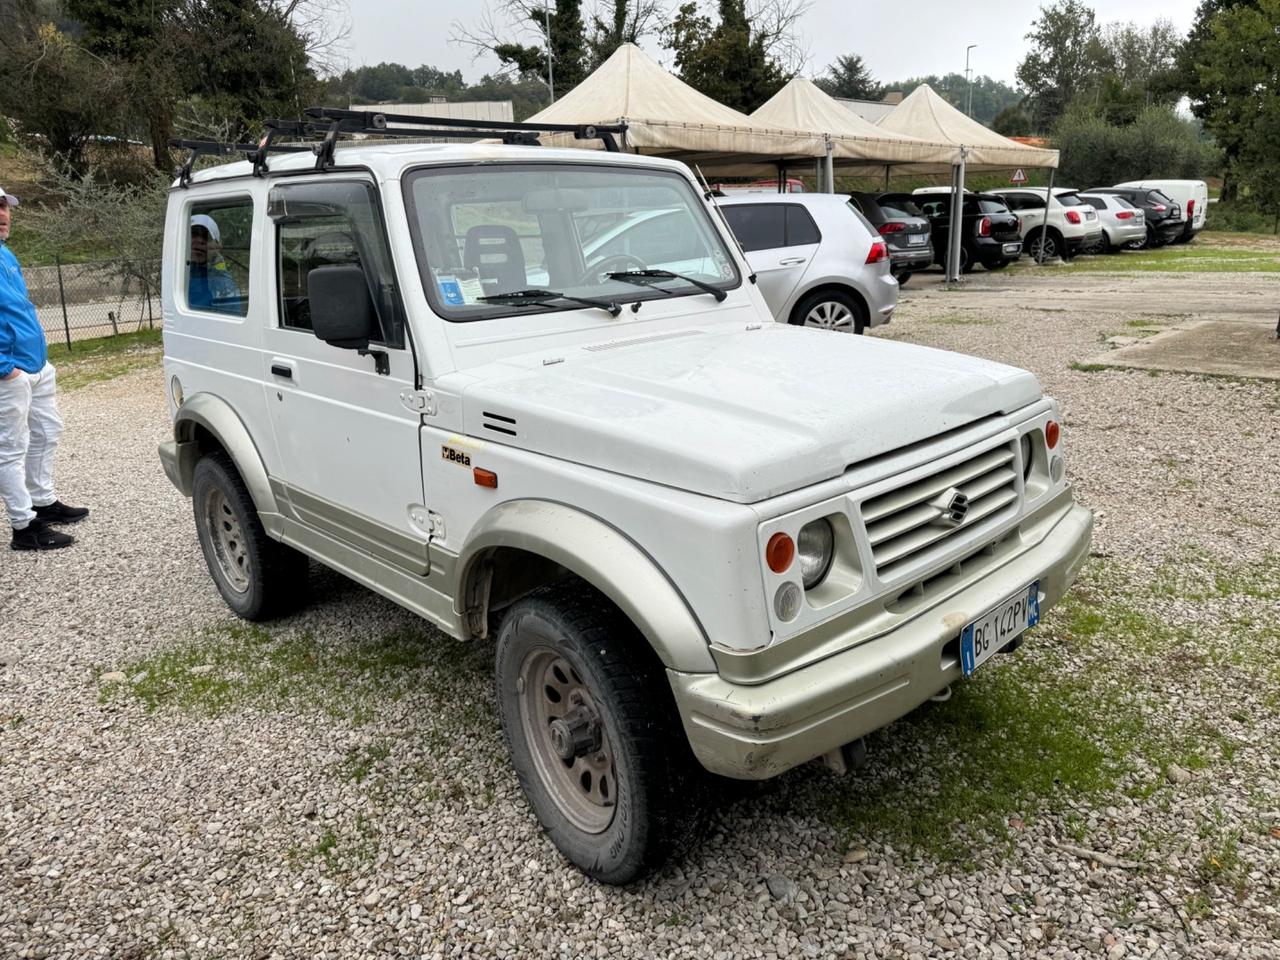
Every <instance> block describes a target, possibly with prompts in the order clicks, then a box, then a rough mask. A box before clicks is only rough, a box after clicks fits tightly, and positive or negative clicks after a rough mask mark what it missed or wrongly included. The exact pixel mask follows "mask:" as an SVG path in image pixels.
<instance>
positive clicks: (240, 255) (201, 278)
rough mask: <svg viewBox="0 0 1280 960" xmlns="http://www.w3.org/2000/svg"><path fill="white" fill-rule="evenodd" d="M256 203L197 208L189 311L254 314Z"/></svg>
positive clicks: (190, 245)
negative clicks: (251, 296) (251, 273)
mask: <svg viewBox="0 0 1280 960" xmlns="http://www.w3.org/2000/svg"><path fill="white" fill-rule="evenodd" d="M252 244H253V201H252V200H251V199H249V198H248V197H237V198H235V199H224V200H211V201H205V202H201V203H193V204H192V205H191V212H190V215H189V230H188V239H187V256H186V275H187V277H186V279H187V282H186V297H187V306H188V307H189V308H190V309H192V310H203V311H206V312H209V313H222V314H227V315H229V316H233V317H243V316H247V315H248V313H249V264H250V263H251V262H252V261H251V259H250V255H251V253H252V250H251V247H252Z"/></svg>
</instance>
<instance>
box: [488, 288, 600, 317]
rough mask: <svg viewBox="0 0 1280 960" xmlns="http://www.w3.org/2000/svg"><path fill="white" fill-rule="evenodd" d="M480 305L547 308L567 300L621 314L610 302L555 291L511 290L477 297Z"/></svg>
mask: <svg viewBox="0 0 1280 960" xmlns="http://www.w3.org/2000/svg"><path fill="white" fill-rule="evenodd" d="M476 299H478V300H480V301H481V302H482V303H502V304H511V305H513V306H520V305H521V304H525V303H527V304H529V305H530V306H538V307H541V306H549V305H550V301H552V300H568V301H569V302H570V303H580V304H582V305H583V306H584V307H599V308H600V309H601V310H606V311H608V313H609V316H611V317H616V316H617V315H618V314H620V313H621V312H622V308H621V307H620V306H618V305H617V304H616V303H614V302H613V301H612V300H596V299H595V298H593V297H575V296H573V295H572V294H568V293H560V292H559V291H556V290H512V291H511V292H510V293H495V294H491V295H490V296H487V297H477V298H476Z"/></svg>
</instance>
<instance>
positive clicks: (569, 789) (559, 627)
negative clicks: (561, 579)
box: [494, 583, 705, 884]
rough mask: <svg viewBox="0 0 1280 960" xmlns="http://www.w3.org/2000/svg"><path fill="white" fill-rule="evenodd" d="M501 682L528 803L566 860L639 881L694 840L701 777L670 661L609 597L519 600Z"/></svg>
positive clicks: (553, 594)
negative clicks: (666, 668) (667, 669)
mask: <svg viewBox="0 0 1280 960" xmlns="http://www.w3.org/2000/svg"><path fill="white" fill-rule="evenodd" d="M494 683H495V687H496V694H497V700H498V713H499V715H500V717H501V719H502V729H503V734H504V736H505V738H506V741H507V746H508V748H509V749H510V751H511V762H512V764H513V765H514V766H515V770H516V775H517V776H518V777H519V780H520V785H521V787H522V788H523V789H524V794H525V798H526V799H527V800H528V802H529V805H530V806H531V807H532V808H533V812H534V814H535V815H536V816H537V818H538V821H539V822H540V823H541V824H542V828H543V829H544V830H545V831H546V832H547V835H548V836H549V837H550V838H551V841H552V843H554V844H555V846H556V848H557V849H558V850H559V851H560V853H561V854H562V855H563V856H564V857H565V858H566V859H567V860H569V861H570V862H571V863H573V864H574V865H575V866H577V867H578V868H579V869H581V870H582V871H583V872H585V873H586V874H587V875H588V876H590V877H592V878H594V879H596V880H599V881H601V882H603V883H613V884H622V883H629V882H631V881H632V880H636V879H638V878H639V877H641V876H643V875H645V874H646V873H649V872H650V871H652V870H653V869H655V868H656V867H658V866H660V865H661V864H662V863H663V862H664V861H665V860H666V859H667V857H668V856H670V855H671V854H672V853H673V852H674V851H676V850H677V849H678V848H679V847H680V846H682V845H683V844H684V843H685V842H687V841H688V839H689V836H690V833H691V828H692V826H693V824H694V823H696V822H697V819H698V815H699V814H700V813H701V812H702V811H703V810H704V809H705V805H704V803H703V798H702V796H701V795H700V792H699V790H698V789H697V787H698V786H699V785H700V783H701V781H702V778H701V777H700V776H699V775H698V771H697V769H696V762H695V761H694V760H693V758H692V755H691V753H690V751H689V748H688V742H687V741H686V739H685V737H684V733H683V731H682V730H681V729H680V725H679V722H678V719H677V714H676V709H675V704H674V702H673V701H672V699H671V696H670V692H669V691H670V686H669V683H668V681H667V678H666V675H665V673H664V672H663V670H662V666H661V664H660V663H659V662H658V661H657V660H656V658H655V657H654V656H653V653H652V651H651V650H650V648H649V647H648V644H647V643H646V641H645V639H644V637H642V636H641V635H640V633H639V632H638V631H637V630H636V629H635V627H634V626H633V625H632V624H631V623H630V622H629V621H627V619H626V618H625V617H624V616H623V615H622V614H621V613H620V612H619V611H618V610H617V608H615V607H614V606H613V605H612V604H611V603H609V601H608V600H607V599H605V598H604V597H603V596H601V595H600V594H599V593H597V592H596V591H595V590H593V589H591V588H590V587H587V586H585V585H583V584H578V583H568V584H553V585H551V586H548V587H543V588H542V589H540V590H537V591H535V592H534V593H532V594H530V595H529V596H527V597H525V598H524V599H522V600H520V601H518V602H517V603H516V604H515V605H514V606H512V607H511V609H510V611H509V612H508V613H507V615H506V616H505V617H504V619H503V625H502V630H501V632H500V633H499V635H498V643H497V662H496V666H495V670H494Z"/></svg>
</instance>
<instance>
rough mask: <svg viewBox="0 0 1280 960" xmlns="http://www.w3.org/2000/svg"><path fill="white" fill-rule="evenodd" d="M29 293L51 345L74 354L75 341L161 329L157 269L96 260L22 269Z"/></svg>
mask: <svg viewBox="0 0 1280 960" xmlns="http://www.w3.org/2000/svg"><path fill="white" fill-rule="evenodd" d="M22 274H23V277H24V278H25V279H26V282H27V292H28V294H29V295H30V297H31V302H32V303H34V304H35V305H36V314H37V315H38V316H39V318H40V326H41V327H43V328H44V333H45V338H46V339H47V340H48V341H49V342H50V343H58V342H64V343H66V345H67V349H68V350H70V351H72V352H73V353H74V352H75V342H76V341H77V340H88V339H90V338H95V337H113V336H118V335H120V334H122V333H134V332H136V331H138V330H148V329H153V328H154V327H157V326H159V325H160V292H159V284H158V282H157V278H158V277H159V274H160V265H159V263H149V262H148V263H131V262H121V261H119V260H99V261H94V262H90V263H62V262H61V261H59V262H57V263H55V264H54V265H53V266H51V267H25V268H24V269H23V271H22Z"/></svg>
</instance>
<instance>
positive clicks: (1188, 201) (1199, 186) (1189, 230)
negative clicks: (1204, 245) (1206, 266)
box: [1116, 180, 1209, 243]
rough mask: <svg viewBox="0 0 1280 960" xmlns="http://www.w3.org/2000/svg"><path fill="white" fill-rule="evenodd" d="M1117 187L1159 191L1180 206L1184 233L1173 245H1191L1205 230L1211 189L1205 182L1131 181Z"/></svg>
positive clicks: (1182, 232) (1181, 233) (1174, 239)
mask: <svg viewBox="0 0 1280 960" xmlns="http://www.w3.org/2000/svg"><path fill="white" fill-rule="evenodd" d="M1116 186H1117V187H1130V188H1136V189H1139V190H1159V191H1160V193H1162V194H1163V195H1164V196H1166V197H1168V198H1169V199H1170V200H1172V201H1173V202H1174V203H1175V204H1177V205H1178V210H1179V212H1180V213H1181V214H1182V231H1181V232H1180V233H1179V234H1178V235H1177V236H1175V237H1174V238H1173V241H1172V242H1173V243H1190V242H1191V241H1192V240H1194V239H1195V236H1196V234H1197V233H1199V232H1200V231H1201V230H1203V229H1204V224H1205V218H1206V217H1207V215H1208V212H1209V209H1208V208H1209V187H1208V184H1206V183H1205V182H1204V181H1203V180H1130V181H1127V182H1126V183H1117V184H1116Z"/></svg>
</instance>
